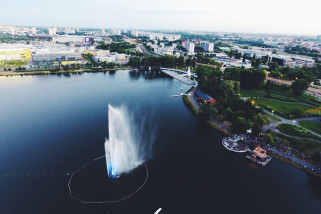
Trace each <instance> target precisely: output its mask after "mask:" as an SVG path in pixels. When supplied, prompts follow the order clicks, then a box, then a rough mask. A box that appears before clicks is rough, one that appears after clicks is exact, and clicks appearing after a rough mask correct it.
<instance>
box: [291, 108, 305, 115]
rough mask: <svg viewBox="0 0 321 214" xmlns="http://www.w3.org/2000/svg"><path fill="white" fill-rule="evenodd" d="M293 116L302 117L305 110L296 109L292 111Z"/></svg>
mask: <svg viewBox="0 0 321 214" xmlns="http://www.w3.org/2000/svg"><path fill="white" fill-rule="evenodd" d="M291 114H293V115H294V116H296V117H302V116H303V114H304V110H303V109H302V108H294V109H293V110H292V111H291Z"/></svg>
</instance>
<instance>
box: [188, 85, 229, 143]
mask: <svg viewBox="0 0 321 214" xmlns="http://www.w3.org/2000/svg"><path fill="white" fill-rule="evenodd" d="M191 89H193V87H192V88H191ZM191 89H190V90H188V91H187V92H186V93H189V92H190V91H191ZM182 99H183V102H184V104H185V105H186V107H187V108H188V109H189V110H190V111H192V113H193V114H194V115H195V116H196V118H197V119H198V120H200V121H201V122H203V123H206V124H207V125H209V126H211V127H213V128H214V129H216V130H218V131H220V132H221V133H222V134H224V135H225V136H229V137H231V136H233V135H232V133H231V132H229V131H228V130H227V129H224V128H222V127H221V126H220V125H218V124H216V123H215V122H214V121H213V120H204V119H201V118H199V117H198V116H197V114H198V109H197V107H196V106H195V105H194V104H193V102H192V100H191V98H190V97H189V96H183V97H182Z"/></svg>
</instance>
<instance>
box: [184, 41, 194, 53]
mask: <svg viewBox="0 0 321 214" xmlns="http://www.w3.org/2000/svg"><path fill="white" fill-rule="evenodd" d="M194 48H195V44H194V43H193V42H191V41H186V42H185V49H186V51H187V52H189V53H194Z"/></svg>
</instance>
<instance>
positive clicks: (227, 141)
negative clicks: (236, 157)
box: [222, 136, 249, 153]
mask: <svg viewBox="0 0 321 214" xmlns="http://www.w3.org/2000/svg"><path fill="white" fill-rule="evenodd" d="M242 142H243V143H242ZM222 144H223V146H224V147H225V148H226V149H227V150H228V151H231V152H238V153H242V152H247V151H249V147H248V146H247V145H245V144H244V141H243V139H242V138H241V137H239V136H235V137H234V138H231V137H227V138H224V139H223V140H222Z"/></svg>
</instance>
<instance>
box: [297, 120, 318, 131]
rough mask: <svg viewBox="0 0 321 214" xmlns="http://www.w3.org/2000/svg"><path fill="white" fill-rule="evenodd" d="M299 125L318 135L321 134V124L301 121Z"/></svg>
mask: <svg viewBox="0 0 321 214" xmlns="http://www.w3.org/2000/svg"><path fill="white" fill-rule="evenodd" d="M299 124H300V125H301V126H303V127H304V128H306V129H310V130H312V131H314V132H316V133H319V134H321V123H318V122H314V121H310V120H301V121H300V122H299Z"/></svg>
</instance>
